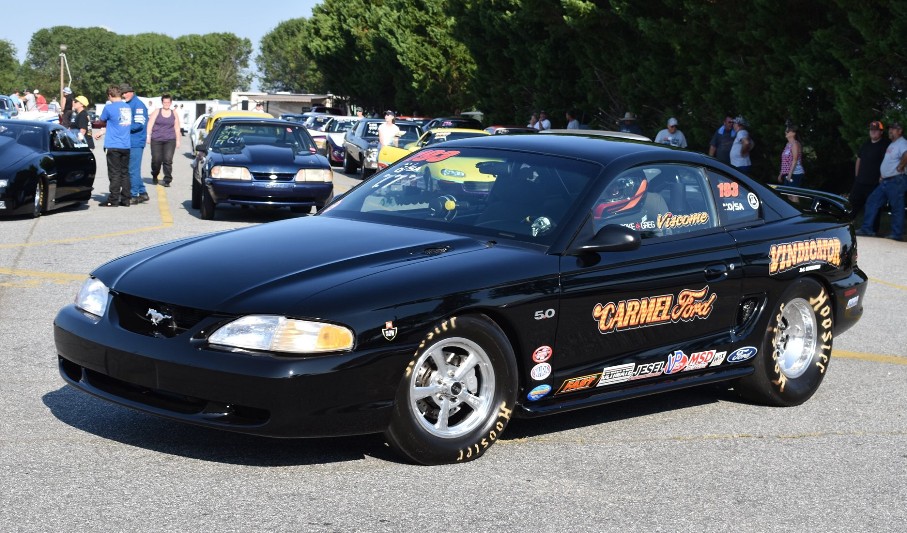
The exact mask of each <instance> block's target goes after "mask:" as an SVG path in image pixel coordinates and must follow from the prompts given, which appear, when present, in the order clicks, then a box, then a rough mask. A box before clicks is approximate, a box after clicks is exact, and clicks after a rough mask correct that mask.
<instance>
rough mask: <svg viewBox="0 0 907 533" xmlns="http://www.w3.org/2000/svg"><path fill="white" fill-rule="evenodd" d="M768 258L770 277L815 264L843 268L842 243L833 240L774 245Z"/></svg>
mask: <svg viewBox="0 0 907 533" xmlns="http://www.w3.org/2000/svg"><path fill="white" fill-rule="evenodd" d="M768 257H769V265H768V273H769V274H770V275H771V274H780V273H782V272H787V271H788V270H791V269H794V268H797V267H798V266H800V265H807V264H815V263H825V264H826V265H832V266H835V267H838V266H841V241H840V240H839V239H838V238H832V239H810V240H808V241H796V242H786V243H782V244H773V245H772V246H771V248H770V249H769V251H768Z"/></svg>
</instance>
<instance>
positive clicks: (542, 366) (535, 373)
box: [529, 363, 551, 381]
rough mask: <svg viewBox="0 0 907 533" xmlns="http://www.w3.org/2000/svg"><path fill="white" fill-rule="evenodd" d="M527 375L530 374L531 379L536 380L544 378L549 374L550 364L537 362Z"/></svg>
mask: <svg viewBox="0 0 907 533" xmlns="http://www.w3.org/2000/svg"><path fill="white" fill-rule="evenodd" d="M529 375H530V376H532V379H534V380H536V381H541V380H543V379H546V378H547V377H548V376H550V375H551V365H549V364H548V363H539V364H537V365H535V366H534V367H532V370H531V371H530V372H529Z"/></svg>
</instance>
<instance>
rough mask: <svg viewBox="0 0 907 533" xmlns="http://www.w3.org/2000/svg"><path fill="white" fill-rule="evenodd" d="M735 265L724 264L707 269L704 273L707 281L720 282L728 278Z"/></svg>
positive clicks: (717, 264)
mask: <svg viewBox="0 0 907 533" xmlns="http://www.w3.org/2000/svg"><path fill="white" fill-rule="evenodd" d="M733 268H734V265H730V266H728V265H725V264H724V263H716V264H713V265H709V266H707V267H705V270H704V271H703V273H704V274H705V279H706V280H708V281H720V280H722V279H724V278H726V277H727V273H728V271H730V270H732V269H733Z"/></svg>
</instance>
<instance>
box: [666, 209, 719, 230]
mask: <svg viewBox="0 0 907 533" xmlns="http://www.w3.org/2000/svg"><path fill="white" fill-rule="evenodd" d="M708 223H709V214H708V213H706V212H705V211H700V212H698V213H691V214H689V215H675V214H673V213H665V214H663V215H658V221H657V225H658V227H659V228H660V229H672V228H688V227H690V226H701V225H703V224H708Z"/></svg>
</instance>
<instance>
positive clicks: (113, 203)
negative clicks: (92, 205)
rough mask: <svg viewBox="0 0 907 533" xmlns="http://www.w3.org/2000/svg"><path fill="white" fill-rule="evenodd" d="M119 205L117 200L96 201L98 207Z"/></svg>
mask: <svg viewBox="0 0 907 533" xmlns="http://www.w3.org/2000/svg"><path fill="white" fill-rule="evenodd" d="M118 205H120V204H119V202H116V203H115V202H98V206H99V207H116V206H118Z"/></svg>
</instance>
